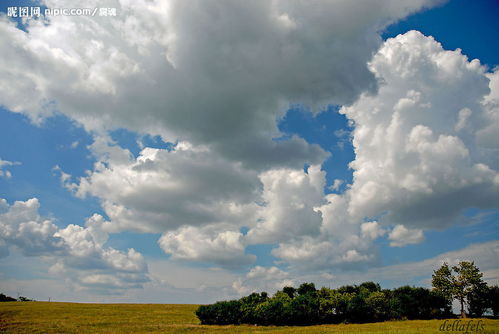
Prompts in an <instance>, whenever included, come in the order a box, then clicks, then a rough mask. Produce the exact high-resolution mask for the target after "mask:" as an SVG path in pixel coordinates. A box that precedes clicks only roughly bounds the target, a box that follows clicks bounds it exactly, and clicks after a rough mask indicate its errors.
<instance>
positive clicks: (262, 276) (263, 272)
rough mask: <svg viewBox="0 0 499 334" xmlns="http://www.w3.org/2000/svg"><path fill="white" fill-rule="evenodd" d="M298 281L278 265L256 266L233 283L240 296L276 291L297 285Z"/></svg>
mask: <svg viewBox="0 0 499 334" xmlns="http://www.w3.org/2000/svg"><path fill="white" fill-rule="evenodd" d="M295 285H296V281H294V280H292V279H290V275H289V273H287V272H285V271H283V270H281V269H279V268H277V267H262V266H255V267H253V268H251V270H249V271H248V273H246V275H245V276H244V277H240V278H238V279H237V280H235V281H234V282H233V283H232V288H233V289H234V291H236V293H237V294H238V295H239V296H244V295H248V294H250V293H252V292H261V291H266V292H268V293H271V294H272V293H274V292H276V291H277V290H279V289H282V288H283V287H285V286H295Z"/></svg>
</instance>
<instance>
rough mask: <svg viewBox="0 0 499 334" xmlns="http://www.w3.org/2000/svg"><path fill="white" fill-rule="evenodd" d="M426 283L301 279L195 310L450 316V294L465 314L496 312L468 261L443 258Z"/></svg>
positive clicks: (216, 319) (206, 313) (270, 320)
mask: <svg viewBox="0 0 499 334" xmlns="http://www.w3.org/2000/svg"><path fill="white" fill-rule="evenodd" d="M442 268H443V269H442ZM447 269H448V270H447ZM454 269H456V270H457V271H456V270H454ZM475 269H476V270H475ZM453 271H454V272H453ZM454 273H455V274H454ZM432 285H433V288H432V289H427V288H422V287H411V286H402V287H399V288H396V289H392V290H391V289H381V287H380V285H379V284H378V283H374V282H364V283H362V284H360V285H345V286H342V287H339V288H337V289H330V288H326V287H323V288H321V289H316V287H315V285H314V283H303V284H301V285H300V286H299V287H298V288H294V287H290V286H287V287H284V288H283V289H282V290H279V291H277V292H276V293H275V294H274V295H273V296H269V295H268V294H267V293H266V292H261V293H256V292H255V293H252V294H250V295H249V296H246V297H242V298H241V299H238V300H229V301H219V302H216V303H214V304H211V305H201V306H199V308H198V309H197V310H196V315H197V317H198V318H199V320H200V321H201V323H202V324H217V325H227V324H256V325H313V324H334V323H365V322H377V321H384V320H394V319H410V320H412V319H442V318H450V317H453V316H454V315H453V313H452V300H453V299H457V300H458V301H459V302H460V303H461V306H462V309H461V315H462V316H463V315H466V313H464V311H463V308H464V307H465V306H466V307H467V309H468V313H469V315H470V316H476V317H478V316H482V315H483V314H484V312H486V311H490V312H491V313H493V314H494V316H497V315H498V312H499V307H498V305H497V303H498V300H499V295H498V292H499V289H498V287H497V286H493V287H488V286H487V284H485V283H484V282H483V280H482V274H481V273H480V272H479V270H478V268H476V267H475V265H474V263H473V262H461V263H460V264H459V265H458V266H456V267H453V268H449V266H448V265H447V264H446V263H445V264H444V265H443V266H442V267H441V268H440V269H438V270H436V271H435V272H434V274H433V276H432Z"/></svg>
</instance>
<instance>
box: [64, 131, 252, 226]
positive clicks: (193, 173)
mask: <svg viewBox="0 0 499 334" xmlns="http://www.w3.org/2000/svg"><path fill="white" fill-rule="evenodd" d="M91 149H92V151H93V152H94V153H95V155H96V157H97V160H98V161H97V162H96V164H95V168H94V170H93V171H92V172H89V173H88V175H87V176H85V177H82V178H80V179H79V180H78V181H77V182H76V183H72V182H71V178H70V177H69V176H68V175H67V174H64V173H62V175H61V179H62V181H63V182H64V184H65V186H66V187H68V188H69V189H71V190H73V191H74V193H75V194H76V195H77V196H79V197H84V196H87V195H92V196H96V197H98V198H100V199H101V200H102V207H103V208H104V210H105V212H106V214H107V215H108V217H109V218H110V219H111V222H109V223H107V224H106V225H105V228H106V230H107V231H110V232H118V231H123V230H131V231H139V232H156V233H158V232H164V231H168V230H173V229H176V228H178V227H180V226H185V225H194V226H199V225H208V224H219V223H225V224H232V225H233V226H234V227H237V226H243V225H245V224H246V225H247V224H250V223H251V221H252V220H254V213H253V212H254V211H255V209H256V207H257V205H256V204H254V202H255V201H256V200H257V199H258V192H259V187H260V184H259V180H258V177H257V173H256V172H254V171H252V170H248V169H245V168H244V167H243V166H242V165H241V164H240V163H234V162H232V161H230V160H227V159H223V158H221V157H220V156H216V155H214V154H213V153H212V152H211V151H210V150H209V149H208V148H207V147H203V146H196V147H195V146H193V145H191V144H189V143H186V142H181V143H178V144H177V145H176V146H175V148H174V149H173V150H171V151H168V150H166V149H153V148H144V149H143V150H142V151H141V152H140V153H139V155H138V156H137V157H136V158H135V157H133V156H132V155H131V154H130V152H129V151H128V150H126V149H122V148H120V147H119V146H116V145H108V144H107V141H106V140H105V139H102V138H101V139H97V140H96V141H95V143H94V144H93V145H92V146H91Z"/></svg>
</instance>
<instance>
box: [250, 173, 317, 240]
mask: <svg viewBox="0 0 499 334" xmlns="http://www.w3.org/2000/svg"><path fill="white" fill-rule="evenodd" d="M259 177H260V180H261V182H262V184H263V193H262V197H261V198H262V201H263V203H262V205H261V208H260V212H259V216H258V219H259V223H258V224H257V225H256V226H255V227H254V228H252V229H251V230H250V231H249V232H248V236H247V238H248V240H249V241H250V242H253V243H274V242H277V241H283V240H289V239H291V238H293V237H294V236H297V235H317V234H319V232H320V226H321V223H322V217H321V214H320V212H318V211H317V210H316V209H315V207H316V206H318V205H320V204H321V202H322V201H323V196H324V186H325V172H323V171H321V169H320V166H310V167H309V168H308V170H307V172H304V171H303V170H291V169H278V170H269V171H266V172H265V173H262V174H261V175H260V176H259Z"/></svg>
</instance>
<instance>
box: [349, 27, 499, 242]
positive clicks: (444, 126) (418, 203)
mask: <svg viewBox="0 0 499 334" xmlns="http://www.w3.org/2000/svg"><path fill="white" fill-rule="evenodd" d="M370 68H371V70H372V71H373V72H374V73H375V75H376V76H377V77H378V78H379V80H380V81H381V82H382V84H381V86H380V89H379V92H378V94H377V95H368V94H364V95H362V97H361V98H360V99H359V100H358V101H357V102H355V103H354V104H353V105H352V106H349V107H344V108H342V109H341V112H342V113H344V114H345V115H346V116H347V117H348V118H349V119H350V120H352V121H353V122H354V123H355V129H354V131H353V145H354V149H355V154H356V157H355V160H354V161H353V162H352V163H351V164H350V166H351V167H352V168H353V170H354V173H353V184H352V186H351V190H349V194H350V196H351V200H350V202H349V213H350V214H351V215H352V216H353V217H357V218H358V219H362V218H363V217H366V216H367V217H375V216H378V215H382V218H381V220H380V221H382V222H383V223H391V224H402V225H404V226H406V227H408V228H409V227H412V228H414V227H417V228H441V227H444V226H448V225H450V224H452V223H453V221H454V220H455V219H456V217H457V216H458V215H459V214H460V213H461V212H462V210H464V209H466V208H469V207H478V208H490V207H495V206H497V205H498V204H499V202H498V200H497V199H498V198H499V174H498V172H497V171H498V165H497V162H494V161H493V160H491V159H490V157H492V156H493V154H492V153H493V151H490V150H488V151H486V149H485V147H484V146H483V145H482V144H481V143H480V134H481V133H483V131H488V130H486V129H488V127H490V126H491V125H490V124H491V122H490V121H488V119H491V118H494V117H495V116H492V115H495V113H497V110H496V109H497V103H496V102H494V100H493V98H490V97H489V98H488V100H486V101H487V102H483V101H484V98H487V96H488V95H489V92H490V90H489V77H494V76H495V74H494V75H487V74H486V73H485V69H484V68H483V67H481V66H480V63H479V61H478V60H472V61H468V59H467V58H466V56H464V55H462V54H461V52H460V50H456V51H445V50H443V49H442V46H441V45H440V44H439V43H437V42H436V41H435V40H434V39H433V38H431V37H425V36H423V35H422V34H421V33H419V32H416V31H411V32H408V33H406V34H404V35H399V36H397V37H396V38H392V39H389V40H387V41H386V42H385V44H384V45H383V47H382V48H381V49H380V50H379V51H378V53H377V54H376V55H375V56H374V57H373V60H372V61H371V62H370ZM491 87H492V86H491ZM492 88H493V87H492ZM491 94H495V93H491ZM416 239H418V238H416Z"/></svg>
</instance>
